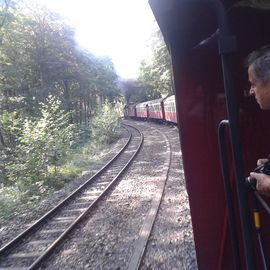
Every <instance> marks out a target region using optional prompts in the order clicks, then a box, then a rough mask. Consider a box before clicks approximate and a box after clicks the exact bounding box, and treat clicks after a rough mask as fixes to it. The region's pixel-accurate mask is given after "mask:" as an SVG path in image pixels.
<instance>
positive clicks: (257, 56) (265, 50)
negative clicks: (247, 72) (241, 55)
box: [246, 46, 270, 84]
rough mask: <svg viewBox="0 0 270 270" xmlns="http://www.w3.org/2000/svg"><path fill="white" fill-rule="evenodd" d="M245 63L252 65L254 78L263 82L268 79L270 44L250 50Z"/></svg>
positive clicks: (269, 72)
mask: <svg viewBox="0 0 270 270" xmlns="http://www.w3.org/2000/svg"><path fill="white" fill-rule="evenodd" d="M246 65H247V67H250V66H251V65H252V66H253V71H254V74H255V76H256V78H257V79H258V80H259V81H260V82H261V83H262V84H265V83H266V82H267V81H268V80H269V79H270V46H264V47H262V48H260V49H259V50H256V51H253V52H251V53H250V54H249V55H248V57H247V59H246Z"/></svg>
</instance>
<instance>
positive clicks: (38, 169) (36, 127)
mask: <svg viewBox="0 0 270 270" xmlns="http://www.w3.org/2000/svg"><path fill="white" fill-rule="evenodd" d="M73 138H74V125H73V124H70V114H69V113H66V112H64V111H63V110H61V109H60V102H59V101H58V100H57V99H56V98H54V97H52V96H50V97H49V98H48V99H47V101H46V103H42V104H41V118H40V119H38V120H30V119H26V120H25V122H24V126H23V129H22V135H21V137H20V138H19V144H18V146H17V148H16V155H15V158H14V161H13V162H11V163H10V164H9V165H8V166H7V170H8V172H9V173H8V176H9V179H10V182H16V183H18V182H20V183H23V185H22V186H26V187H27V186H29V185H31V184H33V183H36V181H37V179H39V181H45V179H46V177H47V176H48V168H49V166H53V167H54V172H55V173H56V172H57V166H59V165H60V164H61V161H63V159H64V158H65V156H66V154H67V151H68V149H69V148H70V145H71V144H72V141H73Z"/></svg>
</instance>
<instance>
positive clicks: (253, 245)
mask: <svg viewBox="0 0 270 270" xmlns="http://www.w3.org/2000/svg"><path fill="white" fill-rule="evenodd" d="M149 4H150V7H151V9H152V11H153V13H154V16H155V17H156V20H157V22H158V24H159V27H160V29H161V32H162V33H163V36H164V40H165V42H166V44H167V47H168V49H169V51H170V55H171V59H172V68H173V77H174V87H175V103H176V114H177V122H178V127H179V135H180V141H181V148H182V157H183V165H184V173H185V179H186V187H187V192H188V195H189V204H190V209H191V217H192V226H193V231H194V240H195V247H196V256H197V263H198V268H199V269H205V270H219V269H237V270H238V269H248V270H254V269H267V268H268V267H270V230H269V227H270V217H269V213H270V211H269V208H268V210H267V207H268V205H269V203H270V201H269V199H267V198H266V197H262V196H258V194H257V193H256V192H255V191H252V190H250V189H249V187H248V186H247V184H246V181H245V179H246V177H247V176H248V175H249V173H250V171H252V170H253V169H254V168H255V167H256V161H257V159H258V158H263V157H267V155H268V153H269V152H270V140H269V138H270V113H269V111H262V110H261V109H260V108H259V106H258V105H257V103H256V101H255V100H254V98H253V97H250V96H249V95H248V91H247V90H248V89H249V84H248V77H247V70H246V69H245V68H244V66H243V62H244V60H245V58H246V56H247V55H248V54H249V53H250V52H251V51H253V50H255V49H258V48H260V47H261V46H264V45H267V44H270V27H269V25H270V6H269V1H268V0H265V1H264V0H241V1H240V0H149ZM164 102H166V100H164ZM146 105H147V104H141V105H140V106H142V108H147V107H146ZM149 106H150V107H149ZM135 107H136V106H135ZM140 108H141V107H138V108H136V109H137V114H140V113H144V116H146V117H150V115H152V111H151V110H150V108H151V104H148V111H147V110H144V111H142V112H141V111H140ZM130 112H131V111H130ZM133 113H135V111H133ZM147 114H148V115H147ZM154 117H155V116H154ZM254 208H256V209H257V210H259V212H260V216H261V225H260V226H258V224H257V223H256V224H255V223H254V222H253V209H254ZM269 269H270V268H269Z"/></svg>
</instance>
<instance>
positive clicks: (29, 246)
mask: <svg viewBox="0 0 270 270" xmlns="http://www.w3.org/2000/svg"><path fill="white" fill-rule="evenodd" d="M123 127H124V128H125V129H126V130H128V132H129V133H130V136H129V139H128V141H127V143H126V145H125V146H124V147H123V148H122V149H121V150H120V152H119V153H118V154H117V155H116V156H114V158H112V159H111V160H110V161H109V162H108V163H107V164H106V165H105V166H104V167H103V168H102V169H101V170H100V171H98V172H97V173H96V174H95V175H93V176H92V177H91V178H90V179H88V180H87V181H86V182H85V183H84V184H83V185H81V186H80V187H79V188H78V189H77V190H75V191H74V192H73V193H72V194H70V195H69V196H68V197H67V198H66V199H64V200H63V201H61V202H60V203H59V204H58V205H57V206H55V207H54V208H52V209H51V210H50V211H49V212H48V213H46V214H45V215H44V216H42V217H41V218H40V219H39V220H37V221H35V222H34V223H33V224H32V225H31V226H30V227H29V228H28V229H26V230H25V231H23V232H22V233H20V234H19V235H18V236H17V237H16V238H14V239H13V240H11V241H10V242H9V243H7V244H6V245H5V246H3V247H2V248H1V249H0V269H36V268H37V267H39V266H40V265H41V263H42V262H43V261H44V260H46V259H47V258H48V257H49V255H50V254H51V253H52V252H53V251H54V249H55V248H56V247H57V246H58V245H59V244H60V243H61V242H63V241H64V240H65V239H66V237H67V236H68V234H69V233H70V232H71V231H72V229H74V228H75V226H76V225H77V224H78V223H79V222H80V221H81V220H82V219H83V218H84V217H85V216H86V215H87V214H89V212H90V211H91V210H92V209H93V207H94V206H95V205H96V204H97V202H98V201H99V200H100V199H101V198H102V197H103V196H104V195H105V194H106V193H107V192H108V191H109V189H110V187H111V186H112V185H113V184H114V183H115V182H116V181H117V180H118V179H119V177H120V176H121V174H122V173H123V171H124V170H125V169H126V168H127V166H128V165H129V164H130V162H131V161H132V160H133V159H134V158H135V156H136V154H137V153H138V152H139V150H140V148H141V146H142V143H143V134H142V133H141V132H140V131H139V130H138V129H136V128H135V127H131V126H128V125H124V126H123Z"/></svg>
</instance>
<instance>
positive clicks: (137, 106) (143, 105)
mask: <svg viewBox="0 0 270 270" xmlns="http://www.w3.org/2000/svg"><path fill="white" fill-rule="evenodd" d="M147 104H148V101H146V102H142V103H138V104H136V108H144V107H145V106H146V105H147Z"/></svg>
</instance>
